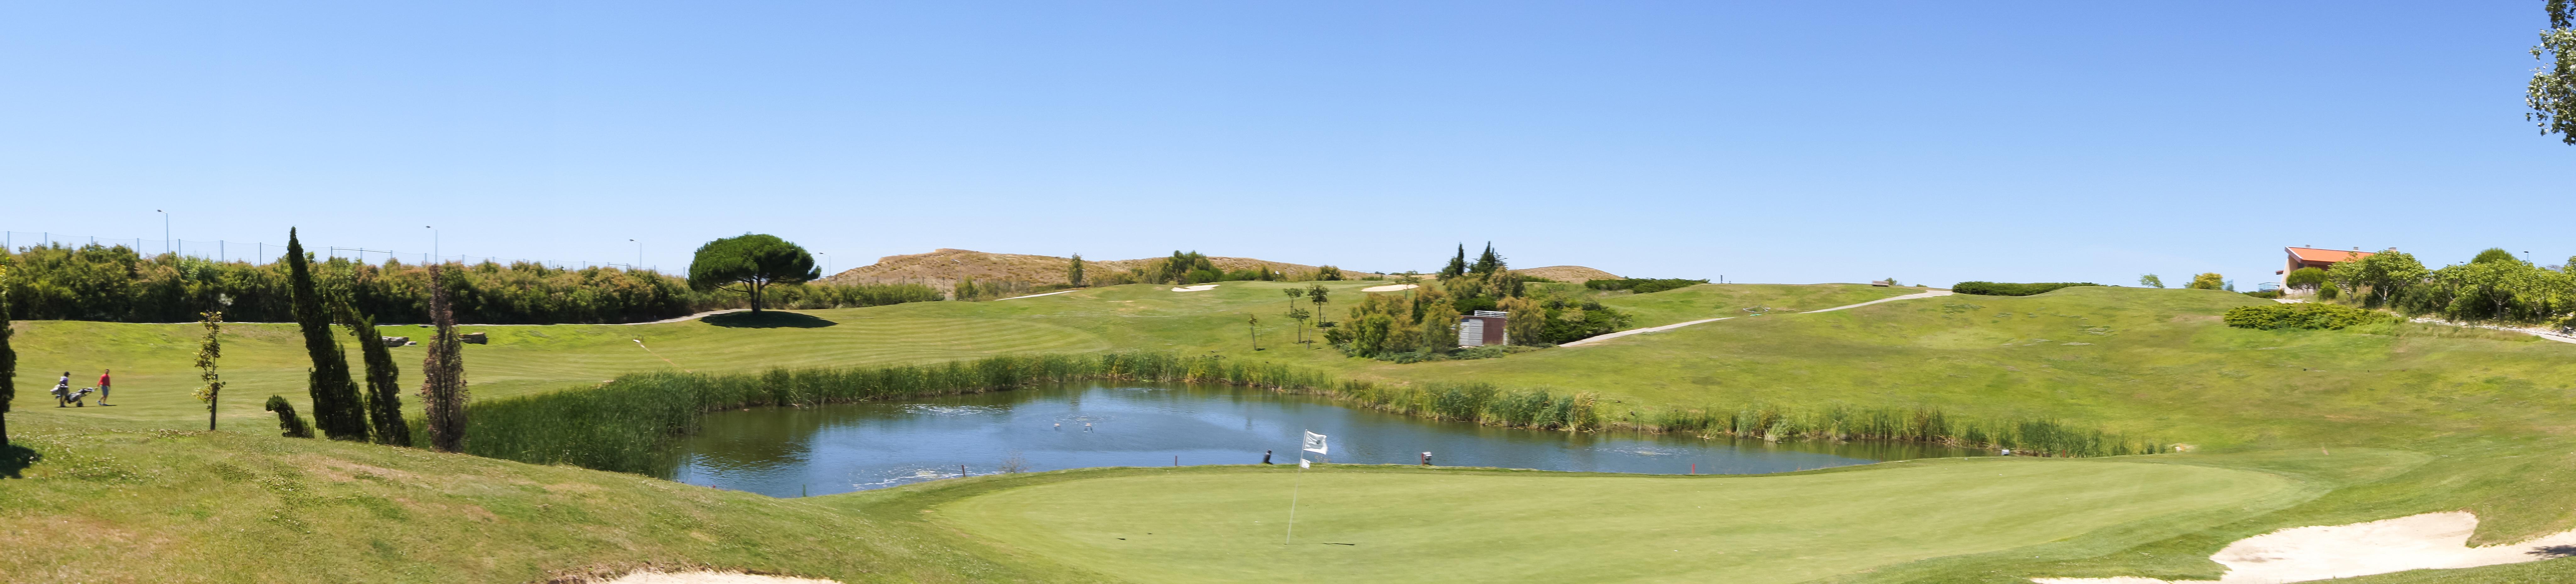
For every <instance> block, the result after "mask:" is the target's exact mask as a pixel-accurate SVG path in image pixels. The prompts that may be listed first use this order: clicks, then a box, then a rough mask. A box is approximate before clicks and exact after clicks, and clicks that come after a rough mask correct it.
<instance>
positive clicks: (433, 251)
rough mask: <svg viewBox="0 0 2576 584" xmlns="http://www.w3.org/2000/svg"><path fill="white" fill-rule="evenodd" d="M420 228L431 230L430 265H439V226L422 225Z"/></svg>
mask: <svg viewBox="0 0 2576 584" xmlns="http://www.w3.org/2000/svg"><path fill="white" fill-rule="evenodd" d="M420 228H421V229H427V230H429V263H433V264H434V263H438V226H436V225H422V226H420Z"/></svg>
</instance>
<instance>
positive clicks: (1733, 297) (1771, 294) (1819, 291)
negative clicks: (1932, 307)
mask: <svg viewBox="0 0 2576 584" xmlns="http://www.w3.org/2000/svg"><path fill="white" fill-rule="evenodd" d="M1923 291H1924V289H1922V288H1880V287H1876V286H1864V285H1854V284H1701V285H1698V286H1691V287H1688V288H1677V289H1672V290H1665V291H1662V292H1656V293H1652V294H1624V293H1623V294H1614V295H1610V296H1607V297H1604V298H1602V300H1601V304H1603V305H1605V306H1609V307H1611V308H1615V309H1618V310H1619V311H1621V312H1626V313H1628V314H1630V315H1632V316H1634V317H1636V321H1635V322H1633V323H1630V324H1631V325H1632V326H1634V327H1636V328H1644V327H1652V326H1663V325H1668V324H1673V323H1678V322H1689V321H1694V320H1701V319H1709V318H1718V317H1728V316H1752V315H1753V314H1755V313H1753V312H1747V311H1746V310H1745V309H1748V308H1754V309H1769V310H1768V311H1767V313H1769V314H1774V315H1787V314H1792V313H1797V312H1804V311H1809V310H1823V309H1827V308H1833V307H1836V306H1848V305H1852V304H1859V303H1863V302H1868V301H1871V300H1878V299H1882V298H1891V297H1896V296H1904V295H1907V294H1916V293H1920V292H1923Z"/></svg>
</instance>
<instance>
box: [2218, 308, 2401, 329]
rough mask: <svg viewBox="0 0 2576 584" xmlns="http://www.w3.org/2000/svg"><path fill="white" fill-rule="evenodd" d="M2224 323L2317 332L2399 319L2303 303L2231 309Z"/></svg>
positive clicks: (2236, 325) (2359, 310)
mask: <svg viewBox="0 0 2576 584" xmlns="http://www.w3.org/2000/svg"><path fill="white" fill-rule="evenodd" d="M2218 319H2219V321H2220V322H2225V323H2227V326H2232V327H2236V328H2250V329H2263V330H2280V329H2314V330H2330V329H2340V328H2344V327H2349V326H2359V325H2365V324H2374V323H2382V322H2390V321H2394V320H2397V317H2396V316H2394V315H2390V314H2387V313H2382V312H2379V311H2375V310H2368V309H2363V308H2355V307H2351V306H2344V305H2341V304H2325V303H2319V302H2300V303H2296V304H2257V305H2254V306H2239V307H2235V308H2230V309H2227V314H2225V315H2221V316H2219V318H2218Z"/></svg>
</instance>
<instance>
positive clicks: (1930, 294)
mask: <svg viewBox="0 0 2576 584" xmlns="http://www.w3.org/2000/svg"><path fill="white" fill-rule="evenodd" d="M1949 295H1950V291H1948V290H1925V291H1922V292H1916V293H1913V294H1907V295H1904V296H1889V297H1886V298H1880V299H1877V300H1871V301H1868V302H1863V303H1860V304H1846V305H1842V306H1836V307H1833V308H1827V309H1824V310H1809V311H1806V312H1801V313H1799V314H1815V313H1819V312H1833V311H1836V310H1842V309H1845V308H1860V307H1863V306H1869V305H1872V304H1877V303H1880V302H1895V301H1898V300H1913V299H1916V298H1935V297H1941V296H1949Z"/></svg>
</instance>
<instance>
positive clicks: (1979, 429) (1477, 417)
mask: <svg viewBox="0 0 2576 584" xmlns="http://www.w3.org/2000/svg"><path fill="white" fill-rule="evenodd" d="M1075 381H1140V382H1186V383H1217V384H1226V385H1234V386H1242V387H1255V388H1263V389H1270V390H1275V391H1283V392H1290V393H1301V394H1311V395H1320V396H1325V397H1329V398H1333V399H1336V400H1340V401H1343V402H1345V403H1347V404H1350V405H1354V406H1359V407H1368V408H1374V409H1378V410H1383V411H1388V412H1394V413H1400V414H1406V415H1413V416H1419V417H1424V418H1430V419H1435V420H1456V421H1466V422H1474V423H1479V424H1488V425H1497V426H1510V427H1519V428H1532V429H1542V430H1566V431H1588V430H1601V429H1606V428H1622V427H1625V428H1635V429H1640V430H1646V431H1665V432H1693V433H1698V434H1700V435H1703V436H1720V435H1724V436H1736V437H1752V438H1764V439H1771V440H1780V439H1829V440H1858V439H1876V440H1904V441H1916V442H1932V443H1941V444H1950V445H1956V446H1964V447H1971V448H1986V449H2000V448H2011V449H2015V450H2016V452H2015V453H2016V454H2032V455H2049V456H2101V455H2119V454H2139V453H2148V452H2156V451H2157V450H2156V449H2157V448H2158V445H2156V444H2152V443H2147V442H2135V441H2130V440H2128V439H2126V438H2125V437H2122V436H2117V435H2109V434H2104V433H2102V432H2100V431H2098V430H2096V431H2086V430H2079V429H2075V428H2070V427H2067V426H2065V425H2063V424H2059V423H2057V422H2055V421H2047V420H2035V421H2015V422H1978V421H1967V420H1958V419H1954V418H1952V417H1950V416H1946V415H1944V414H1942V413H1941V412H1940V411H1939V410H1930V409H1902V408H1879V409H1848V408H1834V409H1826V410H1814V411H1791V410H1782V409H1778V408H1767V407H1754V408H1743V409H1738V410H1735V411H1731V412H1727V411H1721V410H1717V409H1711V408H1699V409H1666V410H1655V411H1651V412H1645V413H1640V412H1627V413H1622V414H1615V415H1614V414H1611V413H1609V412H1606V411H1604V410H1605V407H1604V406H1603V404H1602V401H1603V400H1602V399H1601V398H1600V397H1599V396H1597V395H1595V394H1593V393H1591V392H1575V393H1567V394H1558V393H1551V392H1548V391H1545V390H1505V389H1503V388H1500V387H1497V386H1495V385H1493V384H1489V383H1424V384H1409V385H1397V384H1381V383H1374V382H1369V381H1354V380H1338V379H1334V378H1333V377H1332V376H1330V375H1327V374H1325V373H1322V372H1318V371H1315V370H1311V369H1306V368H1301V367H1294V366H1288V365H1280V364H1274V363H1246V362H1242V361H1234V360H1228V359H1225V358H1222V357H1216V356H1194V357H1185V356H1179V355H1174V354H1170V353H1154V352H1137V353H1109V354H1096V355H1025V356H1022V355H1014V356H1000V357H991V358H986V359H981V360H975V361H957V362H949V363H941V364H933V365H898V366H887V367H859V368H839V369H800V370H789V369H773V370H770V371H767V372H764V373H757V374H705V373H679V372H667V371H664V372H649V373H634V374H628V375H624V376H620V377H618V378H617V379H615V380H613V381H609V382H607V383H602V384H599V385H596V386H592V387H588V388H582V389H575V390H567V391H560V392H554V393H546V394H537V395H528V396H520V397H511V398H503V399H497V400H491V401H480V402H474V403H473V404H470V405H468V406H467V412H468V414H467V420H468V421H467V424H468V425H467V429H466V436H467V439H466V443H465V451H466V452H468V453H471V454H476V455H480V456H488V457H494V458H505V459H510V460H517V461H521V462H531V463H537V464H570V465H575V466H581V467H586V468H593V469H599V470H610V471H620V472H632V473H645V474H650V473H653V472H656V471H657V470H660V469H667V468H669V467H670V463H671V462H672V461H671V460H669V459H668V458H667V456H668V454H666V452H667V451H668V450H669V449H668V448H667V447H668V446H669V444H670V441H671V440H672V439H674V438H676V437H679V436H683V435H686V434H688V433H691V432H695V431H697V429H698V422H699V417H700V416H702V415H704V414H705V413H707V412H711V411H716V410H721V409H736V408H747V407H762V406H810V405H819V404H829V403H847V402H858V401H872V400H894V399H910V398H918V397H927V396H938V395H957V394H967V393H980V392H986V391H998V390H1005V389H1013V388H1020V387H1030V386H1037V385H1044V384H1053V383H1066V382H1075Z"/></svg>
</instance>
